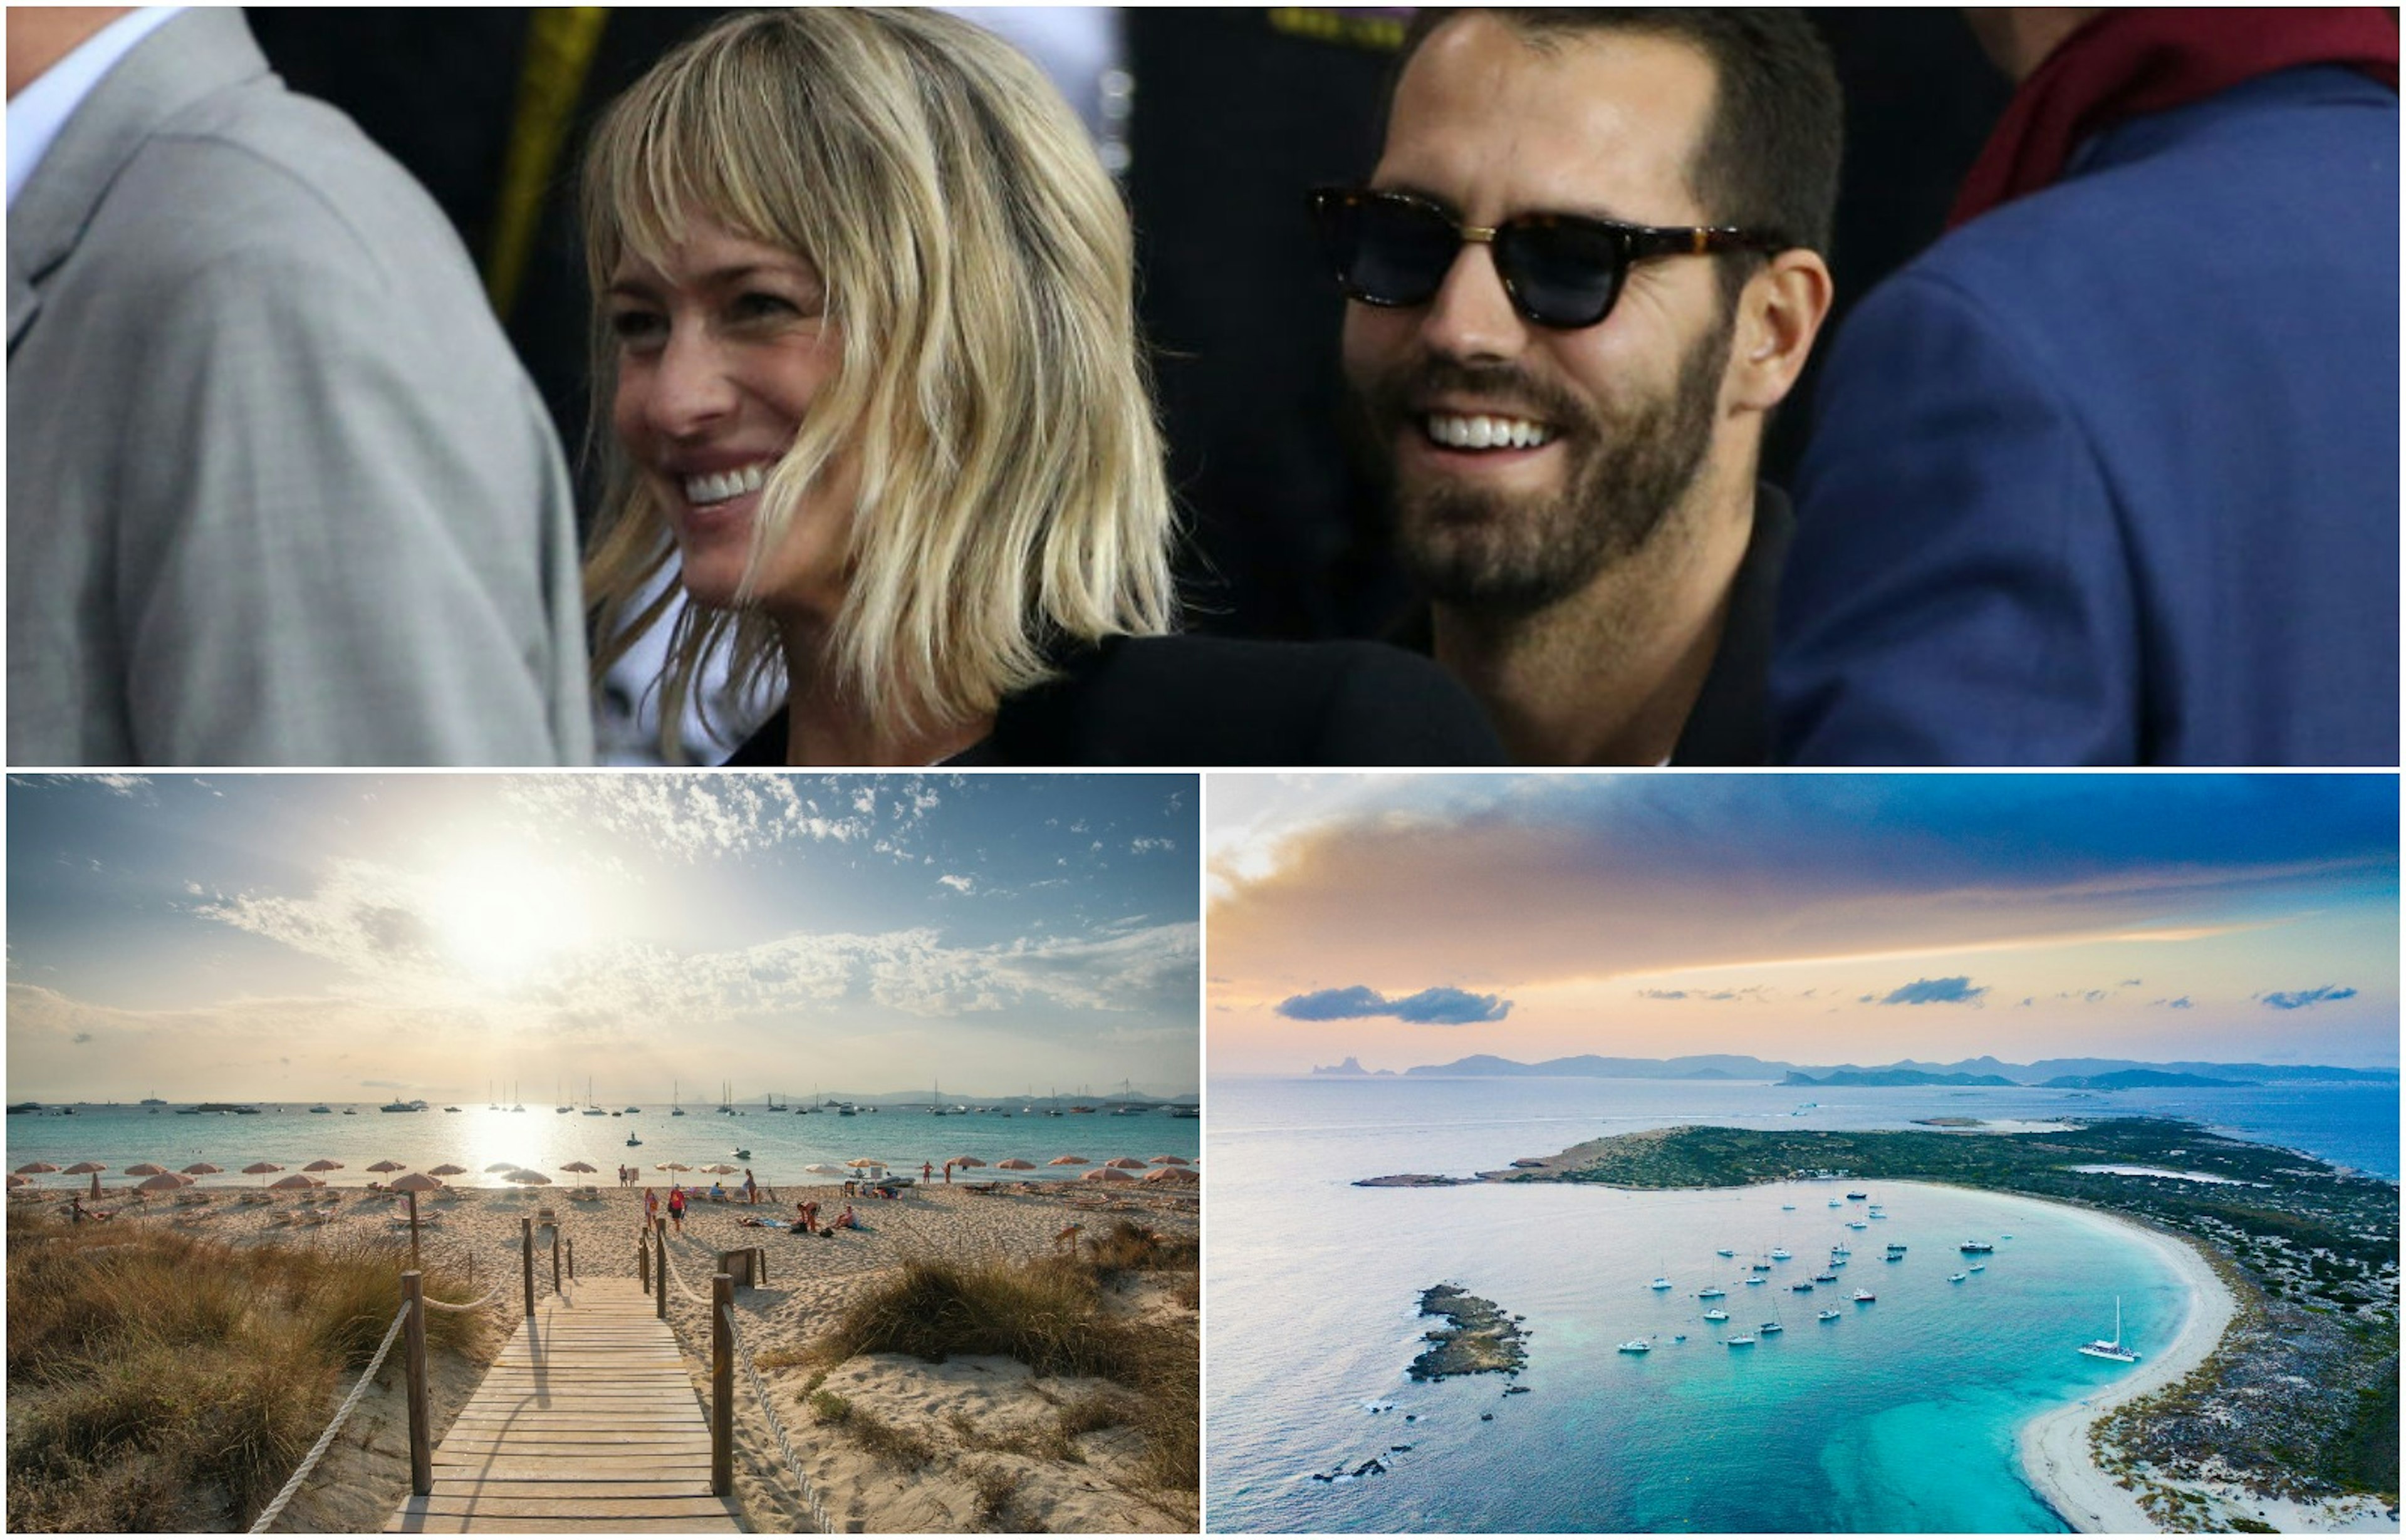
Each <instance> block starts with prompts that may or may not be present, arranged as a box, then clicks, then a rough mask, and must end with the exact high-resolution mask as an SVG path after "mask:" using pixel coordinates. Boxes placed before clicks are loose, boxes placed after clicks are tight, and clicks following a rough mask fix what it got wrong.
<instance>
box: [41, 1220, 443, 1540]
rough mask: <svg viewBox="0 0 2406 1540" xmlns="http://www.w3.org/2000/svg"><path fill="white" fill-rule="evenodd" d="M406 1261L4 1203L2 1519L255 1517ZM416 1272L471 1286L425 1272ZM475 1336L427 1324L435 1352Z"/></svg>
mask: <svg viewBox="0 0 2406 1540" xmlns="http://www.w3.org/2000/svg"><path fill="white" fill-rule="evenodd" d="M405 1255H406V1247H405V1245H403V1246H401V1247H399V1248H396V1247H395V1246H394V1245H393V1244H392V1243H391V1242H389V1241H388V1240H386V1239H385V1238H383V1237H375V1239H373V1240H371V1239H366V1238H361V1239H360V1240H358V1241H354V1242H348V1243H338V1244H333V1245H327V1246H323V1247H321V1248H316V1249H310V1250H297V1249H288V1248H282V1247H256V1248H239V1247H234V1246H229V1245H227V1244H225V1243H224V1242H221V1241H218V1240H214V1239H207V1238H203V1237H200V1236H190V1235H185V1234H182V1233H179V1232H176V1231H170V1230H163V1229H154V1228H151V1227H149V1226H128V1227H126V1228H124V1229H121V1230H120V1229H116V1228H114V1227H111V1226H106V1225H91V1226H86V1227H84V1228H82V1229H78V1230H73V1231H62V1230H60V1229H58V1228H57V1227H56V1224H55V1222H54V1221H46V1220H43V1219H41V1218H38V1217H36V1216H35V1215H30V1214H21V1213H11V1214H10V1215H9V1219H8V1295H7V1301H8V1414H9V1415H8V1445H7V1447H8V1509H7V1515H8V1526H9V1528H11V1529H15V1530H44V1531H47V1530H101V1531H108V1530H120V1531H123V1530H151V1531H159V1530H169V1531H172V1530H183V1529H190V1528H193V1527H195V1526H196V1525H206V1526H208V1527H216V1526H217V1525H219V1524H223V1523H232V1524H234V1526H235V1527H240V1526H242V1525H245V1524H248V1521H249V1520H250V1519H251V1518H252V1517H253V1516H254V1515H255V1514H256V1513H257V1512H258V1511H259V1509H260V1508H261V1507H262V1506H264V1505H265V1504H266V1503H267V1501H268V1499H270V1498H271V1497H273V1496H274V1495H275V1494H276V1489H277V1488H278V1487H280V1486H281V1485H283V1483H284V1480H285V1478H286V1477H287V1476H290V1474H291V1471H292V1468H293V1466H294V1465H295V1464H296V1463H297V1462H299V1460H300V1458H301V1456H302V1455H303V1454H304V1453H305V1452H306V1451H307V1449H308V1447H309V1445H310V1444H311V1443H312V1442H313V1441H314V1440H315V1439H316V1438H317V1436H318V1433H319V1432H320V1431H321V1430H322V1429H323V1428H324V1427H325V1424H326V1420H327V1419H328V1418H329V1417H331V1416H332V1415H333V1410H334V1406H335V1405H336V1402H337V1399H338V1397H339V1396H340V1395H341V1394H342V1393H344V1392H347V1389H348V1386H347V1383H346V1381H347V1378H348V1376H349V1375H351V1374H356V1373H357V1371H358V1370H359V1369H360V1368H361V1367H363V1366H364V1365H365V1364H366V1363H367V1361H368V1360H369V1359H370V1358H371V1357H373V1356H374V1354H375V1348H376V1344H377V1343H378V1342H380V1341H381V1340H383V1337H384V1332H385V1328H386V1326H387V1325H389V1323H390V1321H391V1320H392V1316H393V1312H394V1310H395V1309H396V1308H398V1307H399V1304H400V1284H399V1275H400V1272H401V1268H402V1266H403V1258H404V1257H405ZM427 1283H428V1287H429V1291H430V1292H431V1293H434V1294H435V1295H436V1296H437V1297H446V1296H447V1297H451V1298H462V1297H465V1294H466V1284H465V1279H456V1278H451V1277H448V1276H445V1275H443V1274H441V1273H440V1272H439V1270H437V1269H434V1268H429V1269H428V1271H427ZM484 1330H485V1328H484V1327H483V1326H482V1325H481V1324H480V1321H479V1320H478V1318H477V1317H475V1316H474V1315H459V1314H451V1313H447V1312H443V1311H430V1312H428V1315H427V1336H428V1340H429V1342H430V1344H432V1345H433V1346H435V1347H439V1348H452V1349H457V1348H465V1347H469V1346H471V1345H473V1343H474V1340H475V1339H476V1337H477V1336H478V1335H480V1334H481V1333H482V1332H483V1331H484ZM398 1351H399V1349H398V1348H396V1349H395V1352H396V1354H397V1353H398ZM386 1363H387V1365H388V1366H387V1369H386V1374H387V1375H388V1376H390V1375H392V1374H394V1373H397V1372H398V1359H397V1357H396V1358H388V1359H387V1361H386Z"/></svg>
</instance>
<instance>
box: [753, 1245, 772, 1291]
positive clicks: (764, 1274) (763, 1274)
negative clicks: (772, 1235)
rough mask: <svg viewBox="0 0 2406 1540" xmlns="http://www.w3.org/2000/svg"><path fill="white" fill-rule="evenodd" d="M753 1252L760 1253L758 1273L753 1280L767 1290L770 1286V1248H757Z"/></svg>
mask: <svg viewBox="0 0 2406 1540" xmlns="http://www.w3.org/2000/svg"><path fill="white" fill-rule="evenodd" d="M752 1250H755V1251H757V1252H758V1253H759V1259H758V1261H757V1264H755V1265H756V1266H757V1268H758V1271H757V1272H756V1273H754V1274H753V1276H752V1280H753V1281H754V1282H755V1283H757V1284H758V1285H759V1286H760V1287H761V1288H763V1289H765V1288H767V1287H768V1286H769V1248H767V1247H766V1246H755V1247H754V1248H752Z"/></svg>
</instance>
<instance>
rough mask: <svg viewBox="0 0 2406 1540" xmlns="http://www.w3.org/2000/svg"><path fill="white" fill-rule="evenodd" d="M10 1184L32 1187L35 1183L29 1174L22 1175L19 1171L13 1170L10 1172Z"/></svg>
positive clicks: (12, 1185)
mask: <svg viewBox="0 0 2406 1540" xmlns="http://www.w3.org/2000/svg"><path fill="white" fill-rule="evenodd" d="M8 1185H9V1186H11V1187H31V1186H33V1185H34V1179H33V1178H31V1177H27V1176H21V1175H19V1174H18V1173H17V1172H14V1171H11V1172H9V1173H8Z"/></svg>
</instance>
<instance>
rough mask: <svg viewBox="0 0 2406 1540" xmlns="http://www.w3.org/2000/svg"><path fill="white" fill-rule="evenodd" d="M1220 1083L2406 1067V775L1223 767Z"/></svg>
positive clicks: (1218, 818)
mask: <svg viewBox="0 0 2406 1540" xmlns="http://www.w3.org/2000/svg"><path fill="white" fill-rule="evenodd" d="M1205 841H1206V850H1205V855H1206V863H1207V878H1206V887H1207V900H1206V910H1205V913H1206V923H1207V929H1208V931H1209V934H1210V952H1209V983H1208V990H1209V996H1210V1013H1209V1015H1208V1017H1207V1020H1208V1022H1209V1044H1210V1069H1211V1072H1212V1073H1214V1074H1231V1073H1237V1074H1248V1073H1262V1074H1291V1073H1301V1072H1303V1071H1304V1070H1306V1069H1308V1068H1309V1067H1311V1066H1313V1065H1332V1064H1336V1063H1337V1062H1338V1061H1340V1060H1342V1059H1343V1058H1345V1057H1346V1056H1348V1055H1352V1056H1355V1057H1358V1058H1359V1059H1360V1060H1361V1062H1362V1064H1363V1066H1364V1067H1366V1068H1368V1069H1372V1070H1378V1069H1394V1070H1399V1071H1400V1070H1403V1069H1407V1068H1409V1067H1413V1066H1415V1065H1427V1064H1444V1063H1448V1062H1450V1061H1451V1060H1454V1059H1458V1058H1462V1057H1465V1056H1466V1055H1469V1054H1473V1053H1493V1054H1497V1055H1500V1056H1502V1057H1505V1058H1509V1059H1517V1060H1520V1061H1522V1062H1532V1061H1536V1060H1541V1059H1549V1058H1555V1057H1561V1056H1564V1055H1570V1054H1578V1053H1599V1054H1606V1055H1622V1056H1629V1057H1637V1058H1670V1057H1675V1056H1677V1055H1680V1054H1686V1053H1752V1054H1755V1055H1758V1056H1760V1057H1762V1058H1765V1059H1775V1060H1786V1061H1790V1062H1792V1063H1797V1064H1807V1065H1833V1064H1842V1063H1849V1062H1851V1063H1856V1064H1863V1065H1873V1064H1887V1063H1891V1062H1893V1061H1896V1060H1899V1059H1904V1058H1916V1059H1922V1060H1936V1061H1951V1060H1955V1059H1961V1058H1971V1057H1977V1056H1979V1055H1982V1054H1993V1055H1995V1056H1996V1057H1998V1058H2000V1059H2003V1060H2005V1061H2007V1062H2011V1063H2028V1062H2030V1061H2031V1060H2035V1059H2041V1058H2054V1057H2080V1056H2092V1055H2093V1056H2100V1057H2121V1058H2130V1059H2138V1060H2144V1061H2155V1062H2162V1061H2168V1060H2214V1061H2221V1062H2243V1061H2255V1062H2261V1063H2272V1064H2298V1063H2316V1064H2332V1065H2343V1066H2356V1067H2375V1066H2395V1065H2397V1063H2398V1048H2399V1007H2398V993H2399V982H2398V976H2399V970H2398V937H2399V912H2398V782H2397V780H2396V778H2395V777H2394V776H2388V775H2372V776H2218V775H2217V776H2202V775H2177V776H2089V775H2019V776H2017V775H1910V776H1879V775H1813V774H1796V775H1783V776H1760V775H1659V774H1657V775H1620V776H1575V777H1574V776H1525V775H1515V776H1446V777H1411V778H1407V777H1398V776H1343V777H1338V776H1329V777H1295V776H1288V777H1238V776H1227V775H1219V776H1213V777H1211V778H1210V813H1209V819H1208V827H1207V831H1206V836H1205Z"/></svg>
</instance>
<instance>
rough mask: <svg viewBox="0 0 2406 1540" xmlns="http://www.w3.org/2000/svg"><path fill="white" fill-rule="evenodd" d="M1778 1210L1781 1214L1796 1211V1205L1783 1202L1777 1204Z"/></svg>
mask: <svg viewBox="0 0 2406 1540" xmlns="http://www.w3.org/2000/svg"><path fill="white" fill-rule="evenodd" d="M1779 1211H1780V1212H1781V1213H1783V1214H1792V1213H1794V1212H1796V1206H1795V1205H1794V1204H1792V1203H1783V1204H1781V1205H1780V1206H1779Z"/></svg>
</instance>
